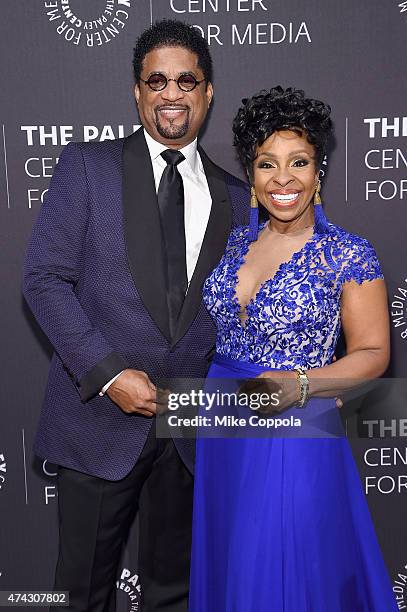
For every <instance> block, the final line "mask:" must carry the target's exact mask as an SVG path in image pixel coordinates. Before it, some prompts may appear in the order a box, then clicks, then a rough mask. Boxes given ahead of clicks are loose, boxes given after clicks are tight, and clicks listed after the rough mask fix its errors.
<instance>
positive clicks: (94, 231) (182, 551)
mask: <svg viewBox="0 0 407 612" xmlns="http://www.w3.org/2000/svg"><path fill="white" fill-rule="evenodd" d="M133 66H134V74H135V83H136V85H135V96H136V101H137V105H138V111H139V115H140V119H141V122H142V124H143V128H142V129H140V130H139V131H137V132H136V133H135V134H133V135H131V136H129V137H128V138H124V139H120V140H116V141H106V142H100V143H70V144H69V145H68V146H67V147H66V148H65V149H64V151H63V153H62V155H61V157H60V161H59V164H58V166H57V168H56V170H55V173H54V176H53V179H52V181H51V185H50V189H49V192H48V197H47V200H46V202H45V203H44V205H43V207H42V210H41V212H40V215H39V218H38V221H37V223H36V225H35V228H34V230H33V236H32V239H31V244H30V246H29V250H28V255H27V260H26V266H25V272H24V295H25V297H26V299H27V301H28V303H29V304H30V306H31V309H32V310H33V312H34V314H35V316H36V318H37V319H38V321H39V323H40V325H41V327H42V328H43V330H44V331H45V333H46V334H47V335H48V337H49V339H50V341H51V342H52V344H53V346H54V349H55V353H54V356H53V358H52V363H51V370H50V375H49V381H48V386H47V391H46V398H45V402H44V407H43V411H42V415H41V418H40V423H39V429H38V434H37V438H36V444H35V450H36V452H37V454H39V455H40V456H42V457H45V458H47V459H48V460H50V461H52V462H53V463H56V464H58V465H59V466H60V469H59V484H58V489H59V516H60V553H59V558H58V564H57V570H56V579H55V588H57V589H61V590H62V589H63V590H68V591H70V609H71V610H76V611H79V610H81V611H85V610H86V611H87V612H96V611H102V610H103V611H105V610H114V609H115V603H114V599H115V588H114V583H115V578H116V572H117V566H118V563H119V560H120V554H121V550H122V545H123V541H124V540H125V538H126V536H127V533H128V530H129V526H130V524H131V522H132V519H133V518H134V515H135V513H136V511H137V510H138V511H139V518H140V546H139V573H140V579H141V587H142V597H143V612H153V611H155V610H157V611H158V610H160V611H161V610H162V611H166V612H184V611H185V610H186V609H187V597H188V573H189V557H190V538H191V508H192V487H193V481H192V475H191V472H192V469H193V450H194V448H193V444H192V442H191V441H186V440H175V444H174V441H173V440H171V439H170V440H167V439H165V440H164V439H157V438H156V435H155V418H154V415H155V414H156V403H155V399H156V384H158V383H159V381H160V380H162V379H169V378H171V377H203V376H204V375H205V373H206V371H207V367H208V361H209V357H210V354H211V351H212V349H213V345H214V340H215V332H214V326H213V324H212V322H211V319H210V317H209V315H208V313H207V311H206V310H205V307H204V305H203V304H202V301H201V288H202V283H203V281H204V279H205V277H206V276H207V275H208V273H209V272H210V270H211V269H212V268H213V267H214V266H215V265H216V263H217V262H218V260H219V259H220V257H221V255H222V253H223V250H224V248H225V244H226V240H227V237H228V234H229V231H230V229H231V226H232V225H235V224H239V223H243V222H244V221H245V218H246V208H248V198H247V190H246V188H245V186H244V185H243V183H241V182H240V181H239V180H238V179H235V178H234V177H232V176H230V175H228V174H227V173H226V172H224V171H223V170H221V169H220V168H218V167H217V166H215V164H213V163H212V162H211V161H210V159H209V158H208V157H207V155H206V154H205V152H204V151H203V150H202V149H201V148H200V147H199V146H197V140H196V139H197V135H198V132H199V130H200V128H201V126H202V124H203V122H204V120H205V116H206V114H207V111H208V108H209V105H210V103H211V100H212V95H213V89H212V84H211V81H212V64H211V58H210V54H209V49H208V47H207V44H206V42H205V41H204V40H203V39H202V38H201V36H200V35H199V34H198V33H197V31H196V30H194V29H193V28H192V27H190V26H187V25H185V24H182V23H180V22H177V21H162V22H158V23H156V24H155V25H154V26H152V27H151V28H150V29H149V30H147V31H146V32H144V33H143V34H142V35H141V37H140V38H139V40H138V41H137V44H136V48H135V49H134V60H133Z"/></svg>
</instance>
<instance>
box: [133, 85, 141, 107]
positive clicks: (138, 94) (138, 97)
mask: <svg viewBox="0 0 407 612" xmlns="http://www.w3.org/2000/svg"><path fill="white" fill-rule="evenodd" d="M134 97H135V98H136V102H137V104H138V101H139V99H140V87H139V85H138V84H137V83H136V84H135V86H134Z"/></svg>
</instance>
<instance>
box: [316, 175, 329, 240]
mask: <svg viewBox="0 0 407 612" xmlns="http://www.w3.org/2000/svg"><path fill="white" fill-rule="evenodd" d="M320 191H321V181H320V180H319V179H318V183H317V187H316V189H315V193H314V220H315V232H316V233H317V234H325V233H326V232H327V231H329V221H328V219H327V218H326V217H325V213H324V209H323V208H322V200H321V194H320Z"/></svg>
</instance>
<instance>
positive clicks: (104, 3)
mask: <svg viewBox="0 0 407 612" xmlns="http://www.w3.org/2000/svg"><path fill="white" fill-rule="evenodd" d="M131 2H132V0H99V5H100V6H99V7H98V10H97V12H96V10H95V15H94V16H92V18H90V19H89V18H87V19H85V17H84V16H83V6H82V7H80V5H81V3H80V2H78V0H44V10H45V14H46V16H47V18H48V21H49V22H51V23H53V24H54V25H55V29H56V32H57V33H58V34H59V36H61V38H63V39H64V40H66V41H67V42H69V43H71V44H73V45H77V46H83V47H100V46H101V45H104V44H106V43H109V42H111V41H112V40H113V39H114V38H116V37H117V36H118V35H119V34H120V33H121V32H122V31H123V30H124V28H125V27H126V24H127V22H128V20H129V15H130V13H129V11H130V9H131ZM133 2H134V0H133ZM76 5H79V7H80V10H81V9H82V12H81V13H79V14H78V13H76V8H75V7H76ZM86 12H89V8H88V7H87V11H86ZM88 17H89V15H88Z"/></svg>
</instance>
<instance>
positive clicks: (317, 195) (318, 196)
mask: <svg viewBox="0 0 407 612" xmlns="http://www.w3.org/2000/svg"><path fill="white" fill-rule="evenodd" d="M319 204H322V200H321V181H320V180H319V179H318V183H317V188H316V189H315V193H314V205H315V206H318V205H319Z"/></svg>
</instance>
